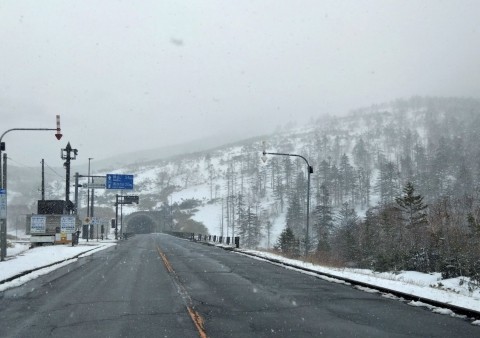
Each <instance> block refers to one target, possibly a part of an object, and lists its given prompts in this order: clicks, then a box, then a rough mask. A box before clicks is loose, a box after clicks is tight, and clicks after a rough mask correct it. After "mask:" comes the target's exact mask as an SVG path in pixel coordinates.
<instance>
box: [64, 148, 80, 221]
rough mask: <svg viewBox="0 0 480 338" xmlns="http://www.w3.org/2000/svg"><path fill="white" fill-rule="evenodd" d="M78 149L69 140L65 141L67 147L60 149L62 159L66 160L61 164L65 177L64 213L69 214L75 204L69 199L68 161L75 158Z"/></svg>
mask: <svg viewBox="0 0 480 338" xmlns="http://www.w3.org/2000/svg"><path fill="white" fill-rule="evenodd" d="M72 152H73V157H72ZM77 154H78V150H77V149H73V148H72V146H71V145H70V142H68V143H67V147H66V148H65V149H62V153H61V157H62V160H66V161H65V163H64V164H63V166H64V167H65V171H66V177H65V185H66V187H65V210H64V213H65V214H70V212H71V211H73V209H74V208H75V205H73V203H72V202H71V201H70V161H71V160H75V159H77Z"/></svg>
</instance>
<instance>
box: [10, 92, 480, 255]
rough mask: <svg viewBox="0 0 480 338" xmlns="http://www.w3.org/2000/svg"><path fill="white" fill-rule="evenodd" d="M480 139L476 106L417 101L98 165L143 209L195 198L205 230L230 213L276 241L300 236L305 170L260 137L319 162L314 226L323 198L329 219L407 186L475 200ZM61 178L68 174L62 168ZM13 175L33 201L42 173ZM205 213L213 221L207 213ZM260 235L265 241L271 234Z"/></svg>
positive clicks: (108, 195) (57, 193) (429, 194)
mask: <svg viewBox="0 0 480 338" xmlns="http://www.w3.org/2000/svg"><path fill="white" fill-rule="evenodd" d="M479 137H480V102H479V101H478V100H475V99H468V98H429V97H427V98H424V97H413V98H410V99H399V100H396V101H393V102H388V103H384V104H377V105H372V106H371V107H366V108H361V109H357V110H355V111H353V112H352V113H351V114H350V115H348V116H344V117H332V116H329V117H328V116H323V117H321V118H319V119H318V120H316V121H313V123H312V124H311V125H309V126H304V127H299V128H296V129H290V130H284V131H282V132H278V133H276V134H273V135H269V136H264V137H257V138H251V139H248V140H243V141H235V140H232V139H230V140H229V139H228V138H227V137H226V138H225V140H223V141H224V142H227V141H228V142H230V143H229V144H227V145H221V144H222V143H220V141H219V140H218V139H205V140H202V141H201V142H192V143H188V144H184V145H178V146H175V147H164V148H157V149H151V150H145V151H139V152H136V153H131V154H125V155H123V156H118V157H113V158H111V159H109V160H104V161H96V162H95V166H96V173H99V172H104V173H107V172H111V171H116V172H123V173H129V174H134V175H135V187H136V188H135V193H138V194H139V195H140V196H141V200H142V203H140V205H139V206H138V208H139V209H149V210H155V209H158V208H160V207H161V206H162V205H163V204H167V203H169V204H171V203H175V202H178V203H180V202H181V201H182V200H185V199H189V198H195V199H198V200H200V201H202V203H203V204H202V206H200V207H199V208H197V209H198V210H199V212H198V214H197V215H196V216H193V217H194V218H195V217H196V219H197V220H199V221H206V222H209V223H210V224H206V226H207V228H209V229H210V231H211V232H213V231H214V230H218V229H220V224H221V223H222V222H221V215H222V208H223V214H224V219H223V224H224V231H225V232H226V231H227V230H226V229H227V226H228V227H229V232H230V233H231V231H232V229H233V231H235V232H237V231H240V232H241V231H244V230H241V229H242V228H241V227H245V226H246V225H245V224H243V225H242V222H244V217H247V216H245V215H247V214H250V216H251V218H252V219H256V220H257V221H258V222H262V224H266V223H268V222H270V223H272V224H275V226H274V229H275V230H274V232H275V235H276V236H278V234H279V232H280V231H281V229H283V227H284V226H285V225H290V224H295V225H294V226H293V228H294V230H295V234H296V235H297V236H299V237H302V236H303V234H304V233H305V229H304V224H305V210H304V209H305V205H306V179H307V175H306V165H305V163H304V162H303V160H301V159H298V158H294V157H288V156H267V161H266V163H265V164H264V163H263V161H262V160H261V151H262V149H263V148H262V147H263V145H262V140H265V141H266V145H267V151H270V152H278V153H287V154H300V155H302V156H304V157H305V158H307V159H308V161H309V163H310V165H312V166H313V169H314V173H313V174H312V176H311V204H310V207H311V211H312V215H311V217H312V227H314V225H313V224H314V223H315V220H314V217H315V215H313V212H314V211H315V208H316V207H318V206H321V205H322V200H324V199H325V198H326V196H325V194H327V195H328V203H329V206H331V208H332V215H333V214H335V213H336V212H338V211H339V210H341V209H342V207H344V205H345V203H347V204H348V205H349V206H350V207H351V208H354V209H355V211H356V212H357V213H358V214H359V215H360V216H363V215H365V213H366V211H367V210H368V209H369V208H371V207H374V206H376V205H377V204H379V203H382V204H386V203H391V202H394V201H395V198H396V197H398V196H399V195H400V194H401V192H402V187H403V186H404V184H405V183H406V182H407V181H411V182H413V183H414V185H415V187H416V190H417V191H418V192H419V193H421V194H422V196H424V197H425V201H426V202H428V203H433V202H435V200H437V199H438V198H439V197H441V196H445V195H448V196H459V195H462V194H464V193H470V194H473V192H474V191H476V189H480V186H479V182H480V162H478V161H477V159H478V158H479V156H478V155H479V152H480V151H479V150H478V144H479V141H480V140H479ZM234 141H235V142H234ZM223 144H225V143H223ZM98 168H103V169H101V170H98ZM115 168H117V169H115ZM118 168H121V169H118ZM83 170H85V168H84V169H83ZM58 172H59V173H61V174H63V170H61V169H60V171H58ZM12 175H13V176H12V177H16V178H15V181H16V183H12V186H11V189H12V190H13V191H18V192H21V193H18V194H15V195H16V196H15V198H14V199H13V200H12V204H19V203H24V204H28V205H33V204H34V200H35V198H36V197H35V198H34V196H38V188H39V177H40V173H39V169H36V172H35V173H34V174H28V173H26V172H24V171H23V170H20V169H19V170H18V176H15V175H16V174H12ZM20 176H22V178H21V179H20ZM58 176H59V175H57V174H53V173H49V176H48V179H47V181H48V184H47V198H50V199H57V198H58V199H63V198H64V186H63V181H62V180H61V179H60V180H59V177H58ZM27 178H32V179H31V180H29V179H27ZM20 182H21V183H20ZM27 187H28V188H27ZM97 193H98V198H97V203H99V204H100V205H102V206H103V207H112V200H113V199H114V196H113V195H112V194H114V193H112V192H105V191H103V192H101V191H97ZM17 195H18V196H17ZM72 199H73V197H72ZM83 202H85V201H83ZM222 203H223V206H222ZM212 206H215V208H213V207H212ZM203 207H204V208H206V207H208V208H209V210H210V211H211V212H212V213H214V215H205V214H204V213H202V208H203ZM132 210H133V209H132ZM252 210H253V211H252ZM199 215H202V216H199ZM202 217H203V219H202ZM212 223H215V224H212ZM249 226H250V225H249ZM261 232H262V238H261V242H262V243H263V242H264V238H265V237H266V230H265V229H264V228H263V229H262V231H261ZM272 238H273V237H272ZM273 241H274V240H272V241H270V243H269V244H270V245H271V244H272V243H273ZM257 244H258V243H257ZM254 245H255V243H253V246H254Z"/></svg>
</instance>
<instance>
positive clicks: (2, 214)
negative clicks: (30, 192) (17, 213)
mask: <svg viewBox="0 0 480 338" xmlns="http://www.w3.org/2000/svg"><path fill="white" fill-rule="evenodd" d="M6 218H7V191H6V190H5V189H0V219H6Z"/></svg>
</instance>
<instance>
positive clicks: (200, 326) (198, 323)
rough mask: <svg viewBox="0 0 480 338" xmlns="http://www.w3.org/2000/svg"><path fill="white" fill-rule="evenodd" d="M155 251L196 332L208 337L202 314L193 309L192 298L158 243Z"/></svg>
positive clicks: (203, 337) (202, 336)
mask: <svg viewBox="0 0 480 338" xmlns="http://www.w3.org/2000/svg"><path fill="white" fill-rule="evenodd" d="M157 251H158V255H159V256H160V257H161V258H162V261H163V264H164V265H165V268H166V269H167V271H168V272H169V274H170V277H171V278H172V281H173V282H174V284H175V286H176V287H177V291H178V293H179V294H180V296H182V299H183V302H184V303H185V306H186V307H187V312H188V315H189V316H190V318H191V319H192V321H193V324H194V325H195V328H196V329H197V331H198V334H199V335H200V338H208V336H207V333H206V331H205V326H204V320H203V318H202V316H201V315H200V314H199V313H198V312H197V311H195V310H194V306H193V301H192V298H191V297H190V295H189V294H188V292H187V290H186V289H185V287H184V286H183V284H182V283H181V282H180V279H179V278H178V275H177V274H176V273H175V270H173V267H172V265H171V264H170V262H169V261H168V258H167V256H166V255H165V254H164V253H163V252H162V250H160V247H159V246H158V245H157Z"/></svg>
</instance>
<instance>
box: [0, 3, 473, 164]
mask: <svg viewBox="0 0 480 338" xmlns="http://www.w3.org/2000/svg"><path fill="white" fill-rule="evenodd" d="M479 13H480V1H425V0H422V1H405V0H401V1H380V0H379V1H359V0H354V1H338V0H335V1H320V0H314V1H296V0H291V1H290V0H272V1H266V0H264V1H225V0H223V1H208V0H202V1H180V0H173V1H165V0H162V1H157V0H154V1H133V0H132V1H107V0H102V1H85V0H82V1H48V0H45V1H41V2H40V1H36V0H32V1H21V0H2V1H0V46H1V54H0V60H1V62H0V121H1V128H0V129H1V130H0V133H3V131H5V130H7V129H10V128H17V127H22V128H28V127H32V128H36V127H46V128H53V127H55V115H56V114H60V115H61V118H62V131H63V133H64V138H63V139H62V140H61V141H60V142H58V141H56V139H55V138H54V135H53V134H54V133H53V132H51V133H50V132H35V133H34V132H12V133H11V134H7V136H5V137H4V141H5V142H6V143H7V153H8V155H9V157H11V158H12V160H14V161H16V162H17V163H14V164H18V163H22V164H27V165H37V164H38V163H39V162H40V160H41V158H45V159H46V161H47V162H48V163H49V164H50V165H51V166H60V165H61V164H62V161H61V160H60V157H59V154H60V148H64V147H65V145H66V143H67V141H70V142H71V144H72V146H73V147H75V148H77V149H78V150H79V159H78V160H77V162H79V163H78V164H80V163H82V162H83V163H85V162H87V161H88V160H87V159H88V157H94V158H96V159H104V158H106V157H109V156H110V155H117V154H120V153H124V152H131V151H136V150H145V149H149V148H155V147H162V146H168V145H174V144H179V143H182V142H184V141H191V140H195V139H201V138H204V137H212V136H214V137H217V136H218V137H219V138H220V136H222V135H233V136H238V137H239V138H240V137H243V136H244V137H249V136H253V135H259V134H262V133H268V132H271V131H273V130H274V129H275V128H276V127H277V126H279V125H285V124H286V123H288V122H296V123H298V124H300V125H301V124H304V123H306V122H307V121H308V120H309V119H310V118H311V117H317V116H319V115H322V114H326V113H328V114H345V113H347V112H348V111H349V110H350V109H354V108H359V107H362V106H366V105H370V104H373V103H381V102H384V101H390V100H392V99H396V98H400V97H410V96H412V95H435V96H473V97H478V95H479V92H480V91H479V90H480V88H479V87H480V81H479V79H480V20H479V19H478V14H479ZM10 163H12V162H10ZM92 165H93V163H92Z"/></svg>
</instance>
